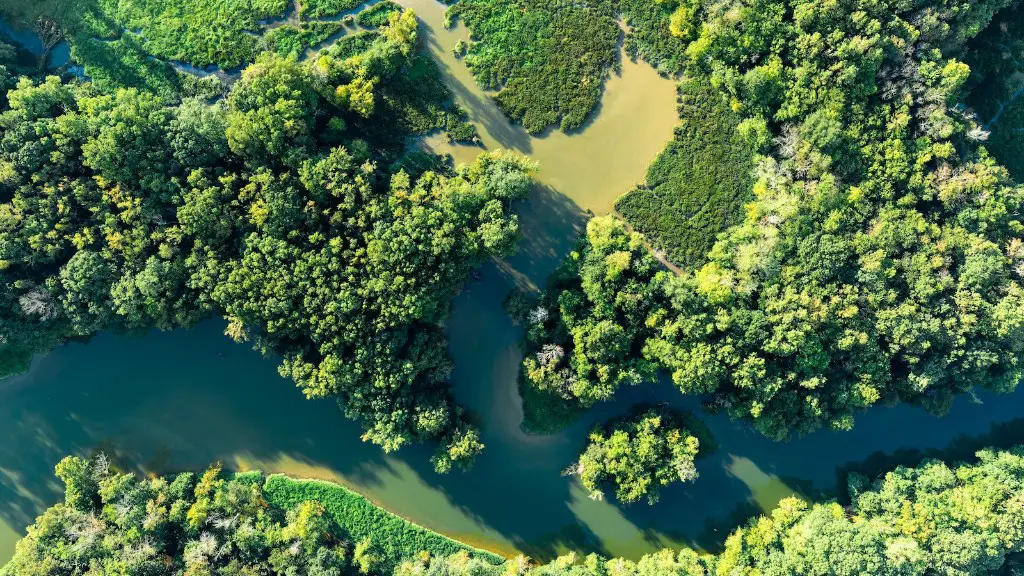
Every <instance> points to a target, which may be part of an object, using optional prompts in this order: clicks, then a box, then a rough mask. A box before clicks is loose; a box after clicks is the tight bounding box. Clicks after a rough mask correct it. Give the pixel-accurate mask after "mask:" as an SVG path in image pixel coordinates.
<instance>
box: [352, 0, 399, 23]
mask: <svg viewBox="0 0 1024 576" xmlns="http://www.w3.org/2000/svg"><path fill="white" fill-rule="evenodd" d="M401 11H402V7H401V6H399V5H398V4H395V3H394V2H392V1H391V0H382V1H381V2H377V3H376V4H374V5H373V6H370V7H369V8H367V9H365V10H363V11H362V12H360V13H359V15H358V16H356V23H357V24H359V25H360V26H365V27H367V28H378V27H380V26H383V25H384V24H387V23H388V18H389V17H390V16H391V14H393V13H397V12H401Z"/></svg>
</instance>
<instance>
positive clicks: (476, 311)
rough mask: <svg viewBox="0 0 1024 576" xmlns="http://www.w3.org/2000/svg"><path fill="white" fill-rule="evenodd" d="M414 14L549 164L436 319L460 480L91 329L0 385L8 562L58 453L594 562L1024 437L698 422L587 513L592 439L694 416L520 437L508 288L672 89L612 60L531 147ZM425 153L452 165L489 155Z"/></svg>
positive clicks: (994, 400) (193, 338)
mask: <svg viewBox="0 0 1024 576" xmlns="http://www.w3.org/2000/svg"><path fill="white" fill-rule="evenodd" d="M402 3H403V4H404V5H406V6H409V7H411V8H413V9H414V10H415V11H416V12H417V14H418V15H419V16H420V18H421V19H422V21H423V24H424V26H423V27H422V33H423V39H424V43H425V45H426V46H427V47H428V48H429V49H430V51H431V52H432V53H433V54H434V55H435V57H436V58H437V60H438V61H439V63H440V65H441V68H442V70H443V71H444V74H445V77H446V80H447V82H448V83H449V85H450V86H451V87H452V89H453V90H454V91H455V93H456V95H457V98H458V99H459V102H460V103H461V104H462V105H463V106H464V107H465V108H466V109H467V110H468V111H469V114H470V117H471V119H472V120H473V121H474V122H476V123H477V125H478V128H479V129H480V132H481V136H482V140H483V145H484V146H485V147H488V148H494V147H502V148H511V149H515V150H518V151H521V152H523V153H526V154H529V155H530V156H532V157H533V158H535V159H537V160H538V161H539V162H540V163H541V164H542V170H541V172H540V174H539V179H540V182H541V184H540V186H539V187H538V190H537V193H536V194H535V196H534V197H533V199H532V200H530V201H529V202H527V203H525V204H524V205H523V206H522V209H521V211H520V217H521V221H522V224H523V228H524V232H525V239H524V242H523V245H522V249H521V251H520V253H519V254H518V255H516V256H515V257H513V258H510V259H509V260H508V261H506V262H501V263H493V264H489V265H487V266H485V267H484V269H483V270H482V271H481V275H480V278H479V279H477V280H475V281H473V282H471V283H469V284H468V285H467V286H466V288H465V289H464V290H463V292H462V293H461V294H460V295H459V296H458V297H457V299H456V301H455V306H454V312H453V316H452V318H451V321H450V322H449V326H448V338H449V346H450V350H451V353H452V355H453V356H454V358H455V366H456V369H455V373H454V375H453V382H454V386H455V394H456V396H457V397H458V399H459V400H460V402H462V403H463V404H465V405H466V406H468V407H470V408H471V409H472V410H474V411H475V412H476V413H477V414H478V415H479V416H480V418H481V420H482V422H483V440H484V442H485V443H486V444H487V450H486V451H485V452H484V454H483V455H482V456H481V457H480V458H479V460H478V461H477V464H476V466H475V467H474V468H473V469H472V470H471V471H469V472H466V473H457V472H456V473H453V474H451V475H448V476H438V475H436V474H435V473H434V472H433V471H432V470H431V467H430V464H429V461H428V458H429V454H430V451H431V447H430V446H414V447H411V448H408V449H404V450H402V451H401V452H399V453H398V454H396V455H391V456H385V455H383V454H382V453H381V452H380V450H379V449H377V448H376V447H374V446H371V445H368V444H364V443H362V442H360V441H359V429H358V426H357V425H355V424H353V423H351V422H348V421H346V420H344V419H343V418H342V415H341V412H340V411H339V410H338V408H337V407H336V406H335V405H334V404H333V403H332V402H330V401H307V400H304V399H303V397H302V395H301V393H299V392H298V391H297V390H296V389H294V387H293V386H292V385H291V383H290V382H288V381H286V380H284V379H282V378H280V377H279V376H278V375H277V373H276V369H275V367H276V364H275V362H274V360H272V359H264V358H261V357H260V356H259V355H258V354H257V353H255V352H253V351H251V350H250V349H248V348H247V347H246V346H243V345H236V344H233V343H232V342H230V341H229V340H228V339H227V338H225V337H224V336H222V334H221V332H222V330H223V323H222V322H219V321H214V320H211V321H208V322H205V323H203V324H201V325H200V326H198V327H196V328H195V329H192V330H178V331H174V332H168V333H160V332H154V333H152V334H150V335H147V336H146V337H143V338H126V337H120V336H114V335H109V334H107V335H101V336H98V337H97V338H95V339H93V340H92V341H91V342H89V343H87V344H80V343H76V344H69V345H66V346H62V347H60V348H58V349H57V350H55V351H54V352H52V353H51V354H49V355H47V356H45V357H41V358H38V359H37V360H36V362H34V363H33V365H32V368H31V369H30V370H29V372H27V373H26V374H23V375H20V376H17V377H14V378H9V379H7V380H4V381H0V438H3V439H4V442H3V443H0V563H2V562H4V561H6V560H7V559H8V558H9V557H10V554H11V553H12V550H13V545H14V540H15V538H16V536H17V534H18V533H20V532H21V530H23V527H24V526H25V525H27V524H28V523H29V522H31V521H32V519H33V518H34V517H35V515H37V514H38V513H39V512H41V511H42V510H43V509H44V508H45V507H46V506H48V505H51V504H52V503H54V502H56V501H58V500H59V498H60V497H61V494H62V487H61V486H60V484H59V482H58V481H57V480H56V479H55V478H54V477H53V475H52V470H53V466H54V464H56V462H57V461H58V460H59V459H60V458H61V457H62V456H64V455H66V454H68V453H79V454H88V453H90V452H92V451H95V450H98V449H99V450H104V451H105V452H107V453H108V454H110V455H112V456H113V457H115V460H116V462H118V463H119V464H121V465H122V466H125V467H128V468H131V469H137V470H140V471H146V472H166V471H172V470H179V469H186V468H187V469H195V468H201V467H203V466H205V465H207V464H209V463H210V462H213V461H217V460H219V461H222V462H224V463H225V465H227V466H229V467H234V468H248V467H259V468H262V469H265V470H268V471H273V472H286V473H290V474H293V475H296V476H304V477H318V478H324V479H328V480H335V481H339V482H343V483H344V484H346V485H348V486H350V487H352V488H353V489H355V490H357V491H359V492H361V493H363V494H365V495H366V496H367V497H368V498H370V499H371V500H373V501H375V502H377V503H378V504H381V505H382V506H384V507H386V508H387V509H389V510H391V511H393V512H395V513H398V514H401V515H402V516H405V517H407V518H409V519H411V520H414V521H416V522H417V523H419V524H422V525H424V526H427V527H429V528H432V529H435V530H437V531H440V532H443V533H445V534H448V535H450V536H452V537H455V538H459V539H462V540H465V541H467V542H470V543H472V544H475V545H479V546H483V547H487V548H490V549H493V550H496V551H498V552H503V553H513V552H515V551H522V552H525V553H527V554H529V555H530V556H532V557H534V558H537V559H542V560H543V559H547V558H550V557H552V556H554V555H556V554H558V553H560V552H564V551H567V550H570V549H571V550H576V551H580V552H588V551H598V552H602V553H605V554H610V555H622V556H628V557H636V556H639V555H641V554H643V553H646V552H649V551H652V550H655V549H657V548H660V547H663V546H682V545H691V546H698V547H703V548H715V547H717V546H718V545H720V544H721V542H722V541H723V540H724V538H725V536H726V534H727V533H728V530H729V529H730V528H731V527H732V526H733V525H734V524H735V523H736V522H737V521H738V519H740V518H743V517H746V516H749V515H751V514H754V513H756V512H758V511H761V510H766V509H769V508H771V507H772V506H774V505H775V503H776V502H777V501H778V500H779V499H780V498H782V497H784V496H787V495H790V494H793V493H801V494H805V495H808V496H818V495H819V492H821V493H824V494H833V493H834V492H835V490H836V485H837V479H838V478H839V477H840V475H841V471H842V469H843V468H845V467H848V466H863V465H868V466H869V467H874V468H877V467H884V466H886V465H889V464H891V463H893V462H897V461H900V460H906V461H912V460H914V459H916V458H918V457H920V455H921V452H920V451H922V450H925V451H930V450H935V451H939V452H936V453H939V454H941V455H949V454H955V455H958V456H966V455H969V454H970V453H971V451H972V450H973V449H974V448H975V447H976V446H978V445H988V444H1000V445H1007V444H1012V443H1013V442H1015V441H1021V440H1022V439H1024V420H1022V419H1020V418H1018V415H1019V414H1020V412H1021V410H1022V408H1024V391H1022V392H1021V393H1017V394H1013V395H1009V396H1003V397H992V396H989V395H982V396H981V400H980V403H975V402H970V401H968V399H967V398H960V399H958V400H957V402H956V404H955V406H954V408H953V410H952V412H951V413H950V414H949V415H948V416H946V417H945V418H943V419H937V418H934V417H932V416H929V415H927V414H925V413H924V412H923V411H921V410H919V409H916V408H912V407H905V406H904V407H899V408H880V409H876V410H873V411H871V412H869V413H867V414H865V415H863V416H861V417H860V418H859V419H858V422H857V427H856V428H855V430H854V431H853V432H849V433H832V432H821V433H817V434H814V435H811V436H809V437H807V438H803V439H800V440H797V441H793V442H790V443H786V444H778V443H773V442H770V441H768V440H766V439H764V438H763V437H761V436H759V435H758V434H756V433H754V432H752V431H750V430H748V429H747V428H746V427H745V426H742V425H739V424H735V423H733V422H730V421H728V420H727V419H726V418H724V417H722V416H713V417H707V418H706V420H707V423H708V425H709V426H710V428H711V431H712V433H713V434H714V435H715V438H716V440H717V442H718V443H719V445H720V448H719V450H718V451H717V452H716V453H714V454H712V455H710V456H708V457H707V458H704V459H702V460H701V461H700V462H699V464H698V467H699V470H700V474H701V477H700V478H699V479H698V480H697V481H696V482H695V483H693V484H692V485H688V486H674V487H672V488H670V489H668V490H665V491H664V492H663V494H662V501H661V502H660V503H659V504H658V505H657V506H655V507H648V506H647V505H644V504H638V505H634V506H632V507H628V508H622V507H619V506H617V505H616V504H615V503H614V502H595V501H592V500H590V499H588V498H587V497H586V494H585V492H584V491H583V490H582V489H581V488H580V487H579V486H578V485H577V484H576V483H575V482H574V481H573V480H571V479H569V478H565V477H562V476H561V475H560V473H559V472H560V471H561V470H562V469H564V468H565V467H566V466H567V465H568V464H569V463H571V462H572V460H573V459H574V457H575V455H576V454H577V452H578V450H579V449H580V447H581V445H582V443H583V441H584V436H585V433H586V431H587V429H588V428H589V427H590V426H592V425H593V423H594V422H595V421H597V420H599V419H604V418H607V417H609V416H612V415H615V414H618V413H621V412H624V411H626V410H628V408H629V407H630V406H631V405H632V403H634V402H638V401H654V402H657V401H670V402H672V403H674V404H676V405H679V406H683V407H688V408H696V406H695V401H694V400H693V399H688V398H684V397H682V396H681V395H679V394H678V393H677V392H675V391H674V390H673V389H671V387H669V386H666V385H650V386H642V387H637V388H632V389H628V390H623V391H622V392H621V393H620V395H619V398H618V399H617V401H616V402H615V403H612V404H607V405H602V406H599V407H597V408H596V409H595V410H594V411H592V412H591V413H589V414H587V415H586V416H585V417H584V418H583V419H582V420H581V421H580V422H578V423H577V424H576V425H574V426H572V427H571V428H570V429H568V430H566V431H564V432H563V433H560V434H557V435H551V436H529V435H526V434H523V433H522V432H521V431H520V429H519V422H520V419H521V406H520V402H519V398H518V394H517V392H516V385H515V384H516V374H517V370H518V364H519V360H520V354H519V352H518V350H517V345H516V343H517V341H518V340H519V338H520V332H519V331H518V330H517V329H516V328H514V327H513V326H512V325H511V324H510V323H509V321H508V319H507V318H506V316H505V314H504V313H503V311H502V309H501V300H502V298H503V297H504V295H505V294H506V293H507V291H508V290H509V289H510V288H511V287H512V286H515V285H519V286H535V285H539V284H542V283H543V280H544V278H545V277H546V276H547V275H548V273H549V272H550V271H551V269H552V268H553V267H554V266H555V265H556V264H557V262H558V261H559V260H560V259H561V258H562V257H563V256H564V255H565V253H566V252H567V251H568V250H569V248H570V246H571V244H572V241H573V239H574V238H575V236H576V234H577V232H578V230H579V229H580V226H581V225H582V223H583V222H584V221H585V211H587V210H591V211H593V212H595V213H603V212H607V211H608V210H609V209H610V208H611V205H612V203H613V201H614V199H615V198H616V197H617V196H618V195H620V194H622V193H624V192H626V191H628V190H629V189H630V188H631V187H632V186H633V185H635V184H636V183H637V182H638V181H640V180H641V179H642V177H643V174H644V170H645V168H646V166H647V165H648V164H649V163H650V161H651V160H652V159H653V158H654V156H655V155H656V154H657V153H658V151H660V150H661V148H662V147H663V146H664V145H665V143H666V142H667V141H668V139H669V138H670V136H671V133H672V128H673V126H674V124H675V113H674V86H673V84H672V82H671V81H668V80H665V79H662V78H659V77H658V76H657V75H656V74H655V73H654V72H653V71H652V70H651V69H650V68H649V67H647V66H645V65H642V64H635V63H632V62H629V61H628V60H626V61H624V62H623V65H622V72H621V74H620V75H618V76H615V77H613V78H611V79H610V80H609V82H608V85H607V90H606V93H605V95H604V97H603V99H602V103H601V108H600V110H599V113H598V114H597V115H596V117H595V119H594V120H593V121H591V122H590V123H589V124H588V125H587V126H586V127H585V128H584V129H583V130H581V131H580V132H579V133H575V134H571V135H565V134H561V133H551V134H548V135H547V136H545V137H543V138H530V137H529V136H528V135H527V134H526V133H525V132H524V131H523V130H522V129H520V128H518V127H516V126H513V125H511V124H509V123H508V122H507V121H505V119H504V117H503V116H502V115H501V114H500V112H499V111H498V109H497V108H496V107H495V106H494V105H493V103H492V101H491V100H490V99H489V98H488V97H487V95H486V94H485V93H483V92H481V91H480V90H479V89H478V88H477V87H476V86H475V84H474V83H473V82H472V79H471V77H470V75H469V72H468V70H466V68H465V66H464V64H463V63H462V62H461V61H459V60H457V59H455V58H454V57H453V56H452V55H451V48H452V46H453V45H454V43H455V41H456V40H457V39H459V38H465V37H466V32H465V30H464V29H462V28H461V27H456V28H455V29H454V30H451V31H449V30H445V29H444V28H443V27H442V26H441V18H442V14H443V9H444V7H443V6H442V5H441V4H438V3H435V2H434V0H403V2H402ZM429 144H431V145H432V146H434V147H435V148H436V149H438V150H440V151H449V152H451V153H453V155H455V156H456V158H457V159H460V160H464V159H469V158H472V156H473V155H475V154H476V153H478V152H479V151H480V150H481V149H482V148H481V147H471V146H458V147H448V146H447V145H445V144H443V143H442V142H441V141H440V140H439V139H431V140H430V142H429Z"/></svg>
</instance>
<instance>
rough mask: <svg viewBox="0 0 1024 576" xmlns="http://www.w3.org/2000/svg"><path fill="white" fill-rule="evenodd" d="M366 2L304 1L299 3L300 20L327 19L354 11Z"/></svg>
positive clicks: (358, 0) (353, 0)
mask: <svg viewBox="0 0 1024 576" xmlns="http://www.w3.org/2000/svg"><path fill="white" fill-rule="evenodd" d="M365 1H366V0H304V1H302V2H299V15H300V16H301V17H302V18H329V17H332V16H337V15H338V14H341V13H342V12H348V11H349V10H355V9H356V8H358V7H359V6H360V5H361V4H363V3H364V2H365Z"/></svg>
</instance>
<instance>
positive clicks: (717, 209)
mask: <svg viewBox="0 0 1024 576" xmlns="http://www.w3.org/2000/svg"><path fill="white" fill-rule="evenodd" d="M678 94H679V96H678V98H679V117H680V124H679V126H678V127H676V130H675V136H674V137H673V139H672V142H670V143H669V145H668V146H667V147H666V148H665V150H664V151H663V152H662V153H661V154H660V155H658V158H657V159H655V161H654V162H653V163H652V164H651V166H650V168H648V170H647V179H646V182H645V183H644V185H643V186H640V187H638V188H637V189H635V190H633V191H631V192H629V193H627V194H626V195H624V196H623V197H622V198H620V199H619V200H618V202H616V204H615V209H616V210H617V211H618V212H619V213H620V214H622V216H623V217H625V218H626V220H627V221H629V223H630V224H631V225H632V226H633V228H634V229H635V230H636V231H638V232H640V233H642V234H644V235H645V236H646V237H647V238H648V239H650V241H651V243H652V244H653V245H654V246H655V248H657V249H659V250H662V251H664V252H665V254H666V256H667V257H668V259H669V260H671V261H672V262H674V263H675V264H678V265H680V266H684V267H689V266H696V265H699V264H701V263H702V262H703V260H704V258H705V255H706V254H707V253H708V251H709V250H710V249H711V246H712V244H713V243H714V241H715V236H717V235H718V233H719V232H721V231H723V230H725V229H726V228H728V227H729V226H731V225H733V224H737V223H739V222H740V221H742V219H743V204H744V203H745V202H747V201H748V200H750V196H751V195H750V185H751V172H752V171H753V163H752V162H751V157H752V156H753V150H751V147H750V145H749V144H748V143H747V141H746V140H745V139H744V138H743V137H742V136H741V135H740V133H739V132H738V131H737V125H738V124H739V119H738V118H737V115H736V114H735V113H734V112H732V110H730V109H729V107H728V105H727V103H726V102H723V100H722V97H721V95H720V94H719V93H718V92H717V91H715V90H714V89H713V88H711V87H710V86H709V85H708V83H707V81H705V80H698V79H687V80H684V81H682V82H680V84H679V87H678Z"/></svg>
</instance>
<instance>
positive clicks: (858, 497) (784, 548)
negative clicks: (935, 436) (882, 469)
mask: <svg viewBox="0 0 1024 576" xmlns="http://www.w3.org/2000/svg"><path fill="white" fill-rule="evenodd" d="M1021 455H1022V452H1021V450H1020V449H1019V448H1018V449H1014V450H1012V451H1008V452H994V451H988V450H986V451H982V452H979V453H978V457H979V462H978V463H976V464H963V465H960V466H956V467H952V468H951V467H949V466H947V465H946V464H943V463H942V462H938V461H926V462H924V463H922V464H921V465H920V466H919V467H917V468H903V467H901V468H897V469H896V470H894V471H892V472H890V473H888V474H886V475H885V476H884V477H883V478H881V479H879V480H878V481H876V482H874V483H873V484H869V483H867V482H866V481H865V479H863V478H853V479H852V480H851V482H850V494H851V497H852V499H853V505H852V507H851V508H850V509H849V510H844V508H843V507H842V506H840V505H839V504H834V503H833V504H815V505H808V504H807V503H805V502H802V501H800V500H797V499H795V498H790V499H786V500H783V501H782V502H781V503H780V504H779V506H778V508H776V509H775V510H774V511H773V512H772V514H771V516H770V517H764V516H763V517H761V518H760V519H758V520H757V521H754V522H751V523H750V524H749V525H748V526H747V527H746V528H741V529H739V530H737V531H735V532H733V534H732V535H731V536H730V537H729V539H728V540H726V546H725V550H724V551H723V552H722V553H721V554H720V555H719V556H718V559H717V565H716V567H715V569H716V573H717V574H732V573H740V572H745V571H749V570H758V569H759V570H760V571H761V572H762V573H765V574H793V573H802V574H823V575H824V574H835V575H846V574H850V575H853V574H864V573H867V574H965V575H966V574H995V573H1014V572H1012V571H1011V567H1013V566H1016V569H1018V570H1019V569H1020V565H1019V559H1016V558H1014V557H1013V556H1012V554H1013V553H1014V552H1016V550H1017V549H1018V548H1019V547H1020V545H1021V543H1022V542H1024V531H1022V520H1024V515H1022V509H1021V506H1022V504H1024V473H1022V471H1024V466H1022V464H1024V459H1022V457H1021ZM1004 571H1005V572H1004Z"/></svg>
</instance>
